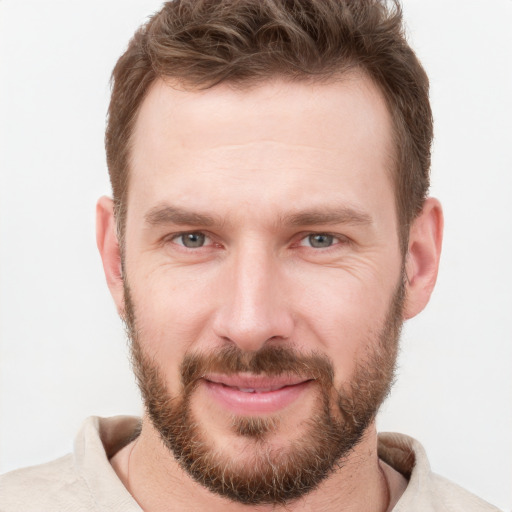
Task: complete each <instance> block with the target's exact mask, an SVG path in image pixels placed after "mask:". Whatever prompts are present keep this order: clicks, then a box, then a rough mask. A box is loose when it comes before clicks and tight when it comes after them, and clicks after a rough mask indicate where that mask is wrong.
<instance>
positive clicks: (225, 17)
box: [105, 0, 433, 252]
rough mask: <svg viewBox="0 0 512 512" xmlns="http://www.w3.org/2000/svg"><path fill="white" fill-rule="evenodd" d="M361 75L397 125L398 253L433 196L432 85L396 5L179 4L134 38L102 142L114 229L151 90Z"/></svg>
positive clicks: (331, 1) (330, 0) (380, 0)
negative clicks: (159, 82)
mask: <svg viewBox="0 0 512 512" xmlns="http://www.w3.org/2000/svg"><path fill="white" fill-rule="evenodd" d="M351 69H358V70H363V72H364V73H366V75H367V76H369V77H370V78H371V79H372V80H373V82H374V83H376V84H377V86H378V87H379V88H380V90H381V92H382V93H383V95H384V97H385V99H386V101H387V104H388V108H389V110H390V113H391V116H392V119H393V124H394V142H395V145H396V152H395V159H396V172H395V173H394V174H395V189H396V208H397V212H398V217H399V225H400V233H399V234H400V242H401V246H402V251H403V252H405V251H406V250H407V241H408V233H409V226H410V223H411V222H412V220H413V219H414V218H415V217H416V215H418V213H419V212H420V211H421V208H422V206H423V202H424V200H425V197H426V195H427V191H428V188H429V169H430V147H431V142H432V136H433V130H432V113H431V110H430V103H429V99H428V87H429V86H428V78H427V75H426V73H425V71H424V70H423V68H422V66H421V64H420V63H419V61H418V59H417V58H416V56H415V54H414V52H413V51H412V49H411V48H410V47H409V45H408V44H407V41H406V38H405V34H404V30H403V26H402V10H401V7H400V4H399V2H398V0H392V2H391V5H389V2H387V1H386V0H174V1H171V2H167V3H165V4H164V6H163V8H162V9H161V11H160V12H158V13H156V14H155V15H154V16H152V17H151V18H150V19H149V21H148V22H147V23H146V24H145V25H143V26H142V27H141V28H140V29H139V30H138V31H137V32H136V33H135V35H134V37H133V38H132V40H131V41H130V43H129V45H128V49H127V50H126V52H125V53H124V54H123V55H122V56H121V58H120V59H119V61H118V62H117V64H116V66H115V68H114V71H113V74H112V84H113V87H112V97H111V101H110V107H109V115H108V124H107V130H106V136H105V145H106V152H107V164H108V168H109V174H110V180H111V183H112V189H113V194H114V203H115V212H116V217H117V224H118V230H119V233H120V235H121V236H122V234H123V231H124V222H125V216H126V202H127V192H128V179H129V172H128V171H129V161H130V159H129V156H130V155H129V152H130V139H131V135H132V132H133V128H134V124H135V122H136V119H137V113H138V111H139V108H140V105H141V103H142V101H143V99H144V97H145V95H146V93H147V91H148V89H149V86H150V85H151V84H152V83H153V82H154V81H155V80H156V79H158V78H160V77H171V78H173V79H176V80H178V81H179V82H180V83H182V84H183V85H184V86H187V87H191V88H193V89H201V88H208V87H212V86H214V85H216V84H218V83H221V82H229V83H232V84H235V85H238V86H243V85H244V84H247V85H249V84H251V85H252V84H255V83H257V82H259V81H263V80H267V79H269V78H271V77H284V78H288V79H290V80H319V81H322V80H328V79H329V78H330V77H334V76H335V75H339V74H340V73H344V72H347V71H349V70H351Z"/></svg>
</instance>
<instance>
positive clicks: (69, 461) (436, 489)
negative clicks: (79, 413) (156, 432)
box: [0, 416, 499, 512]
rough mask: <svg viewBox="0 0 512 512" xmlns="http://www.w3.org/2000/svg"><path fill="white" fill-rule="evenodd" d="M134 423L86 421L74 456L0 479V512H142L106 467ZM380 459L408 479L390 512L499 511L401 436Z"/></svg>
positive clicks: (388, 441) (386, 440) (387, 443)
mask: <svg viewBox="0 0 512 512" xmlns="http://www.w3.org/2000/svg"><path fill="white" fill-rule="evenodd" d="M139 421H140V420H139V419H138V418H134V417H129V416H117V417H114V418H104V419H103V418H98V417H91V418H88V419H87V420H86V421H85V422H84V424H83V426H82V428H81V430H80V432H79V433H78V435H77V437H76V440H75V449H74V453H72V454H69V455H66V456H65V457H62V458H60V459H57V460H55V461H53V462H49V463H46V464H42V465H40V466H33V467H29V468H24V469H18V470H16V471H12V472H10V473H7V474H5V475H3V476H1V477H0V511H1V512H85V511H98V512H99V511H101V512H107V511H108V512H141V510H142V509H141V508H140V507H139V505H138V504H137V503H136V501H135V500H134V499H133V497H132V496H131V495H130V493H129V492H128V491H127V490H126V488H125V487H124V485H123V484H122V483H121V481H120V480H119V478H118V477H117V475H116V473H115V471H114V470H113V469H112V466H111V465H110V462H109V459H110V458H111V457H112V456H113V455H114V454H115V453H116V452H117V451H118V450H119V449H121V448H122V447H123V446H124V445H126V444H127V442H129V440H130V439H131V437H132V436H133V433H134V432H135V430H136V429H137V425H138V423H139ZM379 457H380V458H381V459H382V460H384V461H385V462H386V463H387V464H389V465H390V466H391V467H393V468H394V469H395V470H397V471H398V472H400V473H402V474H403V475H404V476H405V477H406V478H407V479H408V480H409V483H408V485H407V489H406V490H405V492H404V493H403V495H402V497H401V498H400V499H399V501H398V503H397V504H396V506H395V508H393V512H441V511H442V512H455V511H457V512H499V509H497V508H496V507H494V506H492V505H490V504H488V503H487V502H485V501H483V500H481V499H480V498H478V497H476V496H474V495H473V494H471V493H469V492H468V491H465V490H464V489H462V488H461V487H459V486H458V485H455V484H454V483H452V482H450V481H449V480H446V479H445V478H442V477H440V476H438V475H436V474H435V473H432V471H431V470H430V466H429V463H428V460H427V457H426V455H425V451H424V450H423V447H422V446H421V445H420V443H418V442H417V441H416V440H414V439H412V438H411V437H408V436H405V435H402V434H380V435H379Z"/></svg>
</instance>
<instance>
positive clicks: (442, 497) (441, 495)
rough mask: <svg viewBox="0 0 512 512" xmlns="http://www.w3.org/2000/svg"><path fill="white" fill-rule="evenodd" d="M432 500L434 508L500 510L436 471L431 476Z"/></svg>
mask: <svg viewBox="0 0 512 512" xmlns="http://www.w3.org/2000/svg"><path fill="white" fill-rule="evenodd" d="M429 480H430V482H429V484H430V485H429V487H430V489H431V492H430V500H431V501H432V504H433V506H434V508H433V510H446V511H447V512H459V511H460V512H500V511H499V509H498V508H496V507H495V506H494V505H491V504H490V503H488V502H487V501H484V500H483V499H481V498H479V497H478V496H475V495H474V494H473V493H471V492H469V491H467V490H466V489H463V488H462V487H460V486H458V485H457V484H455V483H453V482H451V481H450V480H448V479H447V478H444V477H442V476H439V475H437V474H435V473H431V474H430V478H429Z"/></svg>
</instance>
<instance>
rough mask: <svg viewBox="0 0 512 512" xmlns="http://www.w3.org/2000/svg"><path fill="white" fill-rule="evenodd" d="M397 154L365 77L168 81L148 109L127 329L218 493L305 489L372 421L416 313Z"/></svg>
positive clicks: (169, 427)
mask: <svg viewBox="0 0 512 512" xmlns="http://www.w3.org/2000/svg"><path fill="white" fill-rule="evenodd" d="M392 154H393V147H392V140H391V120H390V117H389V114H388V112H387V109H386V106H385V102H384V100H383V99H382V97H381V95H380V94H379V93H378V91H377V89H376V88H375V87H374V86H373V85H372V84H371V83H370V82H369V81H368V80H367V79H365V78H363V77H361V76H357V75H351V76H347V77H345V78H343V79H342V80H341V81H339V82H335V83H330V84H317V85H312V84H304V83H301V84H299V83H295V84H294V83H290V82H284V81H276V82H273V83H267V84H264V85H259V86H257V87H254V88H252V89H248V90H235V89H232V88H230V87H228V86H225V85H222V86H217V87H214V88H212V89H209V90H206V91H202V92H190V91H189V92H186V91H183V90H179V89H172V88H171V87H169V86H168V85H165V84H164V83H163V82H157V83H156V84H154V86H153V87H152V89H151V91H150V93H149V95H148V97H147V98H146V100H145V101H144V103H143V105H142V107H141V111H140V114H139V117H138V120H137V124H136V128H135V132H134V137H133V148H132V163H131V175H130V184H129V197H128V208H127V211H128V214H127V221H126V238H125V243H126V245H125V260H124V276H125V286H126V294H125V305H126V313H127V321H128V324H129V327H130V329H131V332H132V341H133V345H134V355H135V361H136V370H137V372H138V377H139V381H140V384H141V388H142V392H143V397H144V400H145V404H146V407H147V409H148V414H149V417H150V418H151V421H152V425H153V427H152V428H155V429H156V430H157V431H158V432H159V434H160V435H161V436H162V438H163V439H164V442H165V443H166V444H167V445H168V447H169V448H170V449H171V450H173V452H174V454H175V456H176V457H177V459H178V460H179V461H180V463H181V464H182V466H183V467H185V468H186V469H187V470H188V471H189V472H190V474H191V475H192V476H193V477H194V478H196V479H197V480H198V481H200V482H201V483H203V484H204V485H207V486H208V487H210V489H212V490H214V491H216V492H219V493H225V494H226V495H227V496H229V497H231V498H232V499H237V500H239V501H243V502H246V503H263V502H279V501H286V500H287V499H291V498H294V497H297V496H298V494H297V488H299V487H301V486H302V492H307V491H308V490H310V489H311V488H312V487H314V486H315V485H317V484H318V483H319V482H320V481H321V480H322V479H323V478H324V477H325V476H326V475H327V474H329V471H331V470H332V469H333V468H334V467H335V464H336V462H337V461H339V459H340V458H342V457H343V456H344V455H346V454H347V452H348V451H349V450H350V449H351V448H353V446H354V445H355V444H356V443H357V442H358V441H359V439H360V438H361V436H362V435H363V434H364V431H365V429H366V428H367V426H368V425H369V423H371V421H372V419H373V417H374V414H375V412H376V409H377V408H378V406H379V405H380V403H381V401H382V399H383V397H384V395H385V394H386V392H387V390H388V387H389V384H390V381H391V380H392V368H393V364H394V361H395V357H396V342H397V338H398V333H399V328H400V325H401V320H402V318H401V311H402V308H401V306H402V298H403V297H402V296H403V286H402V257H401V254H400V251H399V243H398V228H397V217H396V212H395V201H394V191H393V185H392V180H391V172H392V171H391V168H392ZM319 460H320V461H326V462H324V463H320V464H319V463H318V461H319ZM304 468H305V469H304ZM309 477H311V478H309ZM294 482H295V483H296V482H300V483H301V484H300V486H297V485H294ZM276 483H277V485H276ZM288 487H290V488H293V489H295V491H293V489H292V491H293V492H295V494H293V492H292V491H290V493H288V494H286V491H287V488H288ZM279 489H280V490H279ZM299 494H300V493H299Z"/></svg>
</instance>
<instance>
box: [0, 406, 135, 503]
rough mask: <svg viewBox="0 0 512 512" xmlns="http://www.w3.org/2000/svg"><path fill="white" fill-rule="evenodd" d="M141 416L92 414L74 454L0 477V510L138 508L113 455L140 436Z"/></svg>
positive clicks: (81, 430) (86, 421) (80, 434)
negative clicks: (119, 476)
mask: <svg viewBox="0 0 512 512" xmlns="http://www.w3.org/2000/svg"><path fill="white" fill-rule="evenodd" d="M139 423H140V420H139V419H138V418H133V417H128V416H118V417H114V418H97V417H91V418H88V419H87V420H85V422H84V423H83V425H82V428H81V429H80V431H79V432H78V435H77V436H76V439H75V444H74V452H73V454H70V455H66V456H64V457H61V458H60V459H57V460H54V461H52V462H48V463H46V464H41V465H39V466H32V467H28V468H23V469H18V470H15V471H11V472H10V473H6V474H5V475H3V476H0V496H1V499H0V511H1V512H43V511H44V512H46V511H48V512H59V511H62V512H71V511H73V512H85V511H100V510H101V511H105V510H109V511H118V512H132V511H137V512H139V511H140V508H139V507H138V505H137V503H136V502H135V501H134V500H133V499H132V497H131V496H130V494H129V493H128V491H127V490H126V488H125V487H124V486H123V484H122V482H121V481H120V480H119V478H118V477H117V475H116V473H115V471H114V470H113V468H112V466H111V465H110V462H109V459H110V458H111V457H112V456H113V455H114V454H115V453H116V452H117V451H118V450H119V449H121V448H122V447H123V446H124V445H125V444H126V443H127V442H129V440H130V439H131V438H132V437H133V436H134V435H136V434H137V432H138V426H139Z"/></svg>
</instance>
